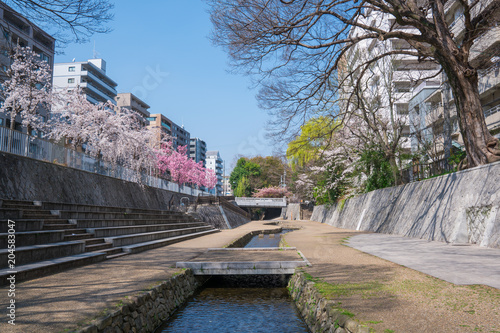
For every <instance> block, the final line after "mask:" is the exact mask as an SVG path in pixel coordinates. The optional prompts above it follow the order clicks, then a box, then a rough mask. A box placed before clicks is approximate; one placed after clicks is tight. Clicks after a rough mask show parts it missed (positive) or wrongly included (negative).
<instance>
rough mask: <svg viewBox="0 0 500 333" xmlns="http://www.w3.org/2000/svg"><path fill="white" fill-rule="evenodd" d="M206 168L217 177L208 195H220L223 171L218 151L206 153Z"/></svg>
mask: <svg viewBox="0 0 500 333" xmlns="http://www.w3.org/2000/svg"><path fill="white" fill-rule="evenodd" d="M206 168H207V169H210V170H212V171H214V172H215V175H216V176H217V185H216V186H215V188H214V189H212V190H210V193H212V194H217V195H221V194H222V193H223V190H222V173H223V170H224V167H223V161H222V158H221V157H220V154H219V151H218V150H211V151H207V159H206Z"/></svg>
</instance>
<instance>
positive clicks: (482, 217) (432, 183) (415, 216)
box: [311, 162, 500, 248]
mask: <svg viewBox="0 0 500 333" xmlns="http://www.w3.org/2000/svg"><path fill="white" fill-rule="evenodd" d="M499 206H500V162H497V163H492V164H489V165H485V166H481V167H477V168H473V169H468V170H464V171H460V172H456V173H452V174H448V175H444V176H440V177H436V178H432V179H427V180H423V181H419V182H415V183H411V184H406V185H402V186H397V187H390V188H385V189H381V190H376V191H372V192H369V193H366V194H364V195H360V196H358V197H355V198H351V199H348V200H346V201H345V203H338V204H337V205H333V206H332V207H326V206H316V207H314V212H313V215H312V217H311V220H313V221H318V222H322V223H327V224H329V225H332V226H334V227H338V228H343V229H352V230H363V231H373V232H379V233H386V234H395V235H401V236H407V237H414V238H422V239H427V240H433V241H442V242H450V243H475V244H479V245H481V246H487V247H496V248H499V247H500V214H499V213H497V212H498V210H499V209H498V207H499Z"/></svg>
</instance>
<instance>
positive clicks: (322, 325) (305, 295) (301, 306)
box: [288, 271, 369, 333]
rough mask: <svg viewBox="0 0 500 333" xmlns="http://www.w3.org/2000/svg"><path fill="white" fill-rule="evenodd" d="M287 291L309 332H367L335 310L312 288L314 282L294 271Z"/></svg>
mask: <svg viewBox="0 0 500 333" xmlns="http://www.w3.org/2000/svg"><path fill="white" fill-rule="evenodd" d="M288 290H289V292H290V296H291V297H292V299H293V300H294V302H295V305H296V306H297V308H298V310H299V312H300V314H301V316H302V319H304V321H305V322H306V324H307V326H308V327H309V329H310V330H311V332H313V333H316V332H328V333H368V332H369V328H368V327H364V326H362V325H360V324H359V323H358V322H356V321H355V320H353V319H351V317H349V316H348V315H346V314H343V313H342V311H341V310H339V309H338V308H336V307H335V305H336V303H335V302H334V301H331V300H327V299H326V298H324V297H323V296H322V295H321V294H320V293H319V292H318V291H317V290H316V288H315V287H314V282H312V281H308V280H307V279H306V277H305V276H304V273H302V272H300V271H296V273H295V274H294V275H293V276H292V278H291V279H290V281H289V282H288Z"/></svg>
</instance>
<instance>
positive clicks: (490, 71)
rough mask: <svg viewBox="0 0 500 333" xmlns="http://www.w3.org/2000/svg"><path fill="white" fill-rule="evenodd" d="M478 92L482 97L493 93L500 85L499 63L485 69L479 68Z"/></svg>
mask: <svg viewBox="0 0 500 333" xmlns="http://www.w3.org/2000/svg"><path fill="white" fill-rule="evenodd" d="M478 74H479V84H478V88H479V94H480V95H481V98H484V97H486V96H488V95H490V94H492V93H495V91H496V90H497V88H498V87H499V86H500V64H499V63H497V64H495V65H493V66H491V67H489V68H487V69H484V70H479V71H478Z"/></svg>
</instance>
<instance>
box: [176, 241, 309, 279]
mask: <svg viewBox="0 0 500 333" xmlns="http://www.w3.org/2000/svg"><path fill="white" fill-rule="evenodd" d="M310 265H311V264H310V263H309V261H308V260H307V259H306V257H304V255H303V254H302V253H301V252H300V251H298V250H297V248H295V247H283V248H278V247H274V248H215V249H208V250H207V251H206V252H205V253H204V254H202V255H200V256H198V257H196V258H193V259H192V260H190V261H186V262H177V264H176V266H177V268H191V269H192V270H193V273H194V275H278V274H279V275H291V274H293V273H294V271H295V268H297V267H304V266H310Z"/></svg>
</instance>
